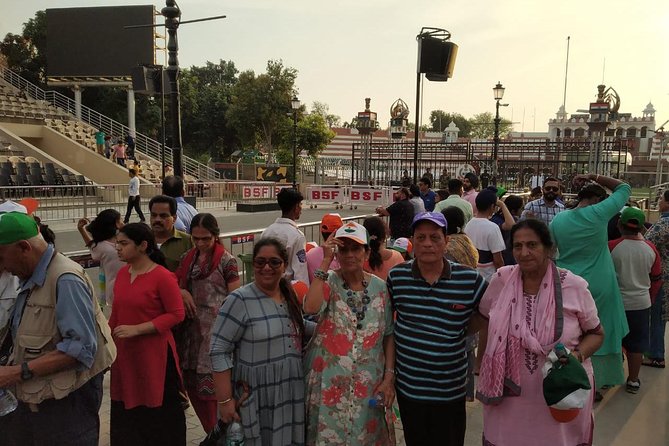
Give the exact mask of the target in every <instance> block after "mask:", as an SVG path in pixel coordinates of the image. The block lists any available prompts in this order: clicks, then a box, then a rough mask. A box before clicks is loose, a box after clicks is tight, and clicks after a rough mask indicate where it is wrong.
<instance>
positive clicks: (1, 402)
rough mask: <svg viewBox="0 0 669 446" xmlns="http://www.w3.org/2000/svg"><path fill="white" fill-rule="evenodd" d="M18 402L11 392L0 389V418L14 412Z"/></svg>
mask: <svg viewBox="0 0 669 446" xmlns="http://www.w3.org/2000/svg"><path fill="white" fill-rule="evenodd" d="M18 405H19V402H18V401H16V397H15V396H14V394H13V393H12V392H10V391H9V390H5V389H0V417H4V416H5V415H7V414H10V413H12V412H14V411H15V410H16V408H17V407H18Z"/></svg>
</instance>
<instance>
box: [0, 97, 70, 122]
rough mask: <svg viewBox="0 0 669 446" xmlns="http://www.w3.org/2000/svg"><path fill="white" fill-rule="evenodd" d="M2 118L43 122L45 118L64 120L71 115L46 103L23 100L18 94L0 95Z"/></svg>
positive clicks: (28, 99)
mask: <svg viewBox="0 0 669 446" xmlns="http://www.w3.org/2000/svg"><path fill="white" fill-rule="evenodd" d="M0 116H4V117H7V118H26V119H40V120H41V119H44V118H64V117H68V116H70V115H69V113H67V112H66V111H64V110H61V109H59V108H57V107H54V106H52V105H51V104H49V103H48V102H46V101H38V100H35V99H32V98H23V97H20V96H18V95H17V94H16V93H0Z"/></svg>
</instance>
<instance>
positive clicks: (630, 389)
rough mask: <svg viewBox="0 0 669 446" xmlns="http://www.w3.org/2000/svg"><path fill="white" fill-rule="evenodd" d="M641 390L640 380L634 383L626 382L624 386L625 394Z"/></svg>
mask: <svg viewBox="0 0 669 446" xmlns="http://www.w3.org/2000/svg"><path fill="white" fill-rule="evenodd" d="M640 388H641V380H640V379H637V380H636V381H629V380H628V381H627V384H626V385H625V390H626V391H627V393H637V392H639V389H640Z"/></svg>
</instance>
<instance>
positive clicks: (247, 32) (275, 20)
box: [0, 0, 669, 131]
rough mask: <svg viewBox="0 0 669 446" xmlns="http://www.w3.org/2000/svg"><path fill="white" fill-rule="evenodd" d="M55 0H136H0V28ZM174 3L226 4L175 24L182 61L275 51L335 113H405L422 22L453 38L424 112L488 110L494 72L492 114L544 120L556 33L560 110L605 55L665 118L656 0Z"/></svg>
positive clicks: (633, 102)
mask: <svg viewBox="0 0 669 446" xmlns="http://www.w3.org/2000/svg"><path fill="white" fill-rule="evenodd" d="M56 4H57V7H59V8H65V7H75V6H110V5H121V4H124V5H125V4H148V3H147V2H141V1H140V2H136V3H133V2H125V1H122V0H119V1H111V0H107V1H100V0H59V1H58V2H57V3H56V2H54V1H47V0H23V1H17V0H0V6H2V7H1V8H0V10H2V14H1V15H0V33H1V34H2V36H4V34H5V33H7V32H20V31H21V28H22V23H23V22H25V21H26V20H28V19H29V18H30V17H32V16H33V15H34V13H35V11H37V10H39V9H46V8H48V7H53V6H56ZM155 6H156V7H157V8H158V9H160V8H161V7H162V6H163V4H162V3H156V4H155ZM180 7H181V8H182V14H183V15H182V19H183V20H189V19H195V18H200V17H206V16H212V15H221V14H225V15H227V18H226V19H223V20H220V21H212V22H205V23H199V24H189V25H183V26H182V27H181V28H180V29H179V45H180V51H179V60H180V63H181V65H182V66H191V65H203V64H204V63H205V62H206V61H207V60H210V61H214V62H217V61H218V60H219V59H224V60H232V61H233V62H234V63H235V65H236V66H237V68H238V69H239V70H246V69H252V70H254V71H256V73H261V72H263V71H264V68H265V65H266V63H267V60H268V59H282V60H283V62H284V64H285V65H287V66H291V67H294V68H296V69H297V70H298V72H299V73H298V78H297V88H298V90H299V98H300V100H302V101H303V102H306V103H307V104H311V103H312V102H313V101H321V102H325V103H326V104H328V105H329V106H330V111H331V112H332V113H335V114H337V115H339V116H341V118H342V122H343V121H348V120H350V119H351V117H353V116H354V115H355V114H356V113H357V112H358V111H361V110H363V109H364V98H365V97H370V98H371V99H372V110H374V111H376V112H378V113H379V120H380V123H381V126H382V127H385V126H386V125H387V123H388V120H389V118H390V114H389V108H390V105H391V104H392V102H394V101H395V100H396V99H397V98H402V99H403V100H404V101H405V102H406V103H407V104H408V105H409V108H410V110H411V115H410V117H409V119H410V121H414V119H415V115H414V108H415V101H416V98H415V90H416V84H415V82H416V75H415V71H416V53H417V45H416V39H415V37H416V35H417V34H418V33H419V32H420V29H421V27H424V26H426V27H436V28H445V29H447V30H449V31H450V32H451V33H452V40H453V41H454V42H455V43H457V44H458V45H459V53H458V59H457V62H456V65H455V72H454V77H453V79H450V80H449V81H448V82H446V83H443V82H426V83H425V85H424V105H423V110H424V113H425V115H426V119H425V120H424V122H427V115H428V113H429V111H430V110H434V109H443V110H445V111H447V112H459V113H462V114H463V115H465V116H467V117H470V116H471V115H473V114H475V113H479V112H483V111H491V112H494V100H493V93H492V88H493V86H494V85H495V84H496V83H497V81H500V82H502V84H503V85H504V86H505V87H506V93H505V96H504V100H503V102H505V103H508V104H509V107H506V108H503V109H502V115H503V116H504V117H506V118H508V119H512V120H513V121H514V122H516V124H515V129H516V130H518V131H520V130H522V129H523V127H524V130H525V131H532V130H533V129H535V130H536V131H547V122H548V119H549V118H554V117H555V112H556V111H557V109H558V107H559V106H560V105H561V103H562V95H563V88H564V73H565V58H566V43H567V36H571V50H570V58H569V78H568V86H567V101H566V105H567V111H568V112H569V113H574V112H576V110H577V109H582V108H588V103H589V102H590V101H592V100H593V99H594V97H595V94H596V86H597V85H598V84H599V83H601V82H602V71H603V67H604V65H605V72H604V83H605V84H606V85H611V86H613V87H614V88H615V89H616V90H617V91H618V93H619V94H620V97H621V108H620V111H621V112H628V113H632V114H633V115H634V116H640V115H641V111H642V110H643V109H644V107H645V106H646V104H647V103H648V101H649V100H650V101H652V102H653V104H654V105H655V108H656V109H657V114H656V122H657V124H658V125H659V124H661V123H663V122H664V121H665V120H667V119H669V83H667V78H668V75H669V51H668V48H667V44H668V42H669V7H668V4H667V0H638V1H635V2H629V1H621V0H608V1H602V0H590V1H583V0H579V1H576V0H562V1H559V2H558V1H555V2H548V1H545V0H540V1H537V0H504V1H493V0H478V1H472V0H413V1H398V0H383V1H381V0H367V1H364V2H361V1H352V0H339V1H333V2H326V1H322V0H311V1H307V0H282V1H277V0H244V1H240V0H236V1H225V0H181V2H180ZM101 20H104V18H101ZM604 59H606V62H605V64H604ZM523 116H524V120H523Z"/></svg>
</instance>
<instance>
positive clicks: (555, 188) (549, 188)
mask: <svg viewBox="0 0 669 446" xmlns="http://www.w3.org/2000/svg"><path fill="white" fill-rule="evenodd" d="M544 190H545V191H550V192H559V191H560V188H559V187H555V186H544Z"/></svg>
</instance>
